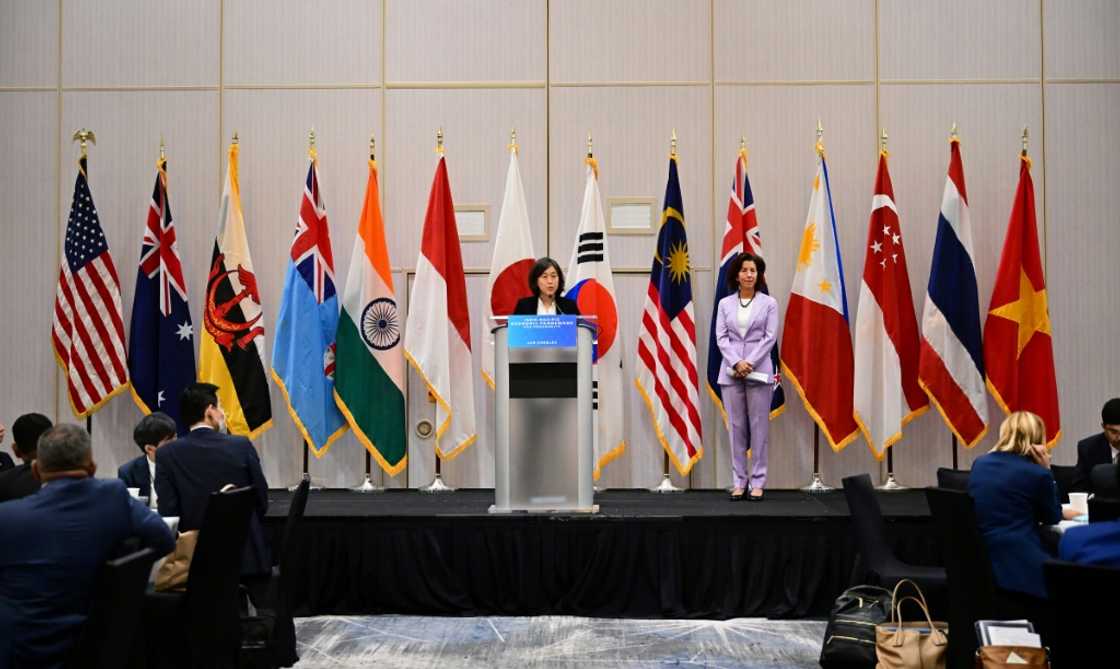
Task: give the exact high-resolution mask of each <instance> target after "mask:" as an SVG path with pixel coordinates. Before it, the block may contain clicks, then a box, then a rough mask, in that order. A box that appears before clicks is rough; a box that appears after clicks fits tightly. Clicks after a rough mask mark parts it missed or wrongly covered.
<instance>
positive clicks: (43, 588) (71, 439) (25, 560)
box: [0, 424, 175, 667]
mask: <svg viewBox="0 0 1120 669" xmlns="http://www.w3.org/2000/svg"><path fill="white" fill-rule="evenodd" d="M31 466H32V469H33V471H34V472H35V476H36V477H37V478H38V479H39V480H41V481H42V482H43V489H42V490H41V491H39V492H38V493H36V494H34V495H30V496H28V497H25V498H23V499H20V500H16V501H13V502H8V503H6V504H0V667H58V666H61V665H62V662H63V660H64V656H65V654H66V652H67V649H68V648H69V647H70V645H71V644H73V642H74V641H75V640H76V639H77V637H78V635H79V634H80V631H81V625H82V623H83V621H84V620H85V617H86V615H87V613H88V611H89V606H90V597H91V596H92V594H93V591H94V588H95V587H96V582H97V574H98V571H99V570H100V568H101V566H102V564H103V563H104V562H105V561H106V560H109V559H112V558H113V557H114V556H115V553H116V550H117V549H118V548H119V547H120V544H121V542H123V541H124V540H126V539H129V538H132V537H136V538H138V539H139V541H140V545H141V547H143V548H151V549H153V550H154V551H155V553H156V554H157V555H160V556H162V555H166V554H167V553H169V552H171V550H172V549H173V548H174V547H175V538H174V537H173V536H172V535H171V530H169V529H168V528H167V525H166V524H165V523H164V522H163V520H162V519H161V518H160V517H159V516H158V515H156V514H155V513H154V512H152V511H151V510H149V509H147V508H145V507H144V505H143V504H142V503H140V501H139V500H135V499H132V498H131V497H130V496H129V494H128V491H127V490H125V486H124V484H123V483H121V482H120V481H117V480H115V479H95V478H93V475H94V472H95V471H96V470H97V465H95V464H94V462H93V458H92V457H91V454H90V442H89V434H88V433H87V432H86V431H85V429H83V428H81V427H78V426H77V425H68V424H63V425H56V426H54V427H52V428H50V429H49V430H47V431H46V432H45V433H44V434H43V436H42V438H41V439H40V440H39V448H38V458H37V459H36V460H35V462H34V463H32V465H31Z"/></svg>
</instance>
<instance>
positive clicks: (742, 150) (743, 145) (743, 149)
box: [739, 135, 747, 165]
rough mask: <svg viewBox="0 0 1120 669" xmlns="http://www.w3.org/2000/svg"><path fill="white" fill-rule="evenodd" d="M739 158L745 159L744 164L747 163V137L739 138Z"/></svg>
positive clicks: (741, 136)
mask: <svg viewBox="0 0 1120 669" xmlns="http://www.w3.org/2000/svg"><path fill="white" fill-rule="evenodd" d="M739 157H740V158H742V159H743V164H744V165H746V163H747V136H746V135H740V136H739Z"/></svg>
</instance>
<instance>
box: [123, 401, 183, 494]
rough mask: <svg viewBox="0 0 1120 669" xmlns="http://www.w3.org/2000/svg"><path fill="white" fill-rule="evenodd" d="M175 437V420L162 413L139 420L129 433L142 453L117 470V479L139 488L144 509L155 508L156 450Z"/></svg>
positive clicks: (152, 414)
mask: <svg viewBox="0 0 1120 669" xmlns="http://www.w3.org/2000/svg"><path fill="white" fill-rule="evenodd" d="M174 438H175V420H174V419H173V418H171V416H168V415H167V414H165V413H163V412H162V411H153V412H152V413H150V414H148V415H147V416H144V417H143V418H141V419H140V422H139V423H137V424H136V427H135V428H134V429H133V430H132V440H133V441H135V442H136V446H137V447H138V448H139V449H140V452H141V453H143V455H141V456H140V457H138V458H133V459H132V460H129V461H128V462H126V463H124V464H123V465H121V466H120V468H119V469H117V478H119V479H120V480H122V481H124V484H125V485H126V486H128V487H129V488H139V489H140V496H141V497H147V498H148V506H149V507H151V508H153V509H155V508H158V506H157V501H158V500H157V497H159V495H158V494H156V492H155V488H153V487H152V481H154V480H156V449H157V448H159V447H160V446H163V445H164V444H166V443H167V442H169V441H171V440H172V439H174Z"/></svg>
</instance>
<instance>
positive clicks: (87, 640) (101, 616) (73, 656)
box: [66, 548, 157, 669]
mask: <svg viewBox="0 0 1120 669" xmlns="http://www.w3.org/2000/svg"><path fill="white" fill-rule="evenodd" d="M156 557H157V556H156V554H155V552H154V551H153V550H152V549H150V548H145V549H142V550H139V551H136V552H135V553H131V554H129V555H126V556H124V557H122V558H117V559H116V560H110V561H109V562H106V563H105V565H104V566H103V567H102V568H101V573H100V574H98V577H97V585H96V587H95V588H94V592H93V599H92V601H91V605H90V611H89V617H88V618H86V622H85V625H83V626H82V632H81V635H80V636H79V637H78V641H77V643H75V644H74V647H73V648H72V649H71V651H70V653H69V655H68V657H67V660H66V667H67V669H70V668H73V669H77V668H78V667H83V668H90V667H92V668H95V669H100V668H104V669H117V668H118V667H124V666H127V665H128V663H129V657H130V654H131V651H132V645H133V640H134V638H135V637H136V631H137V628H138V627H139V625H140V611H141V610H142V609H143V604H144V590H145V589H146V588H147V587H148V575H149V574H150V573H151V571H152V564H153V563H154V562H155V561H156Z"/></svg>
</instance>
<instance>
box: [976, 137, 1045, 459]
mask: <svg viewBox="0 0 1120 669" xmlns="http://www.w3.org/2000/svg"><path fill="white" fill-rule="evenodd" d="M984 366H985V367H986V368H987V373H988V389H989V390H990V391H991V392H992V395H993V396H994V397H995V399H996V402H997V403H998V404H999V405H1000V407H1001V408H1002V409H1003V411H1004V412H1005V413H1011V412H1012V411H1030V412H1032V413H1035V414H1038V415H1039V416H1040V417H1041V418H1042V420H1043V421H1044V422H1045V423H1046V445H1047V447H1049V448H1053V447H1054V444H1056V443H1057V442H1058V437H1059V436H1060V435H1061V432H1062V429H1061V427H1062V426H1061V414H1060V413H1059V411H1058V383H1057V380H1056V378H1055V374H1054V349H1053V343H1052V341H1051V333H1050V311H1049V309H1048V307H1047V303H1046V277H1045V275H1044V273H1043V271H1042V256H1041V254H1040V253H1039V250H1038V231H1037V229H1036V224H1035V212H1034V181H1033V180H1032V179H1031V161H1030V158H1028V157H1027V152H1026V151H1025V150H1024V151H1023V153H1022V155H1021V156H1020V165H1019V187H1018V189H1017V190H1016V192H1015V202H1014V203H1013V204H1012V206H1011V220H1010V221H1009V222H1008V224H1007V238H1006V239H1004V241H1003V253H1002V254H1001V255H1000V259H999V271H998V272H997V273H996V282H995V287H994V288H993V289H992V301H991V303H990V306H989V307H988V318H987V321H985V323H984Z"/></svg>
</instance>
